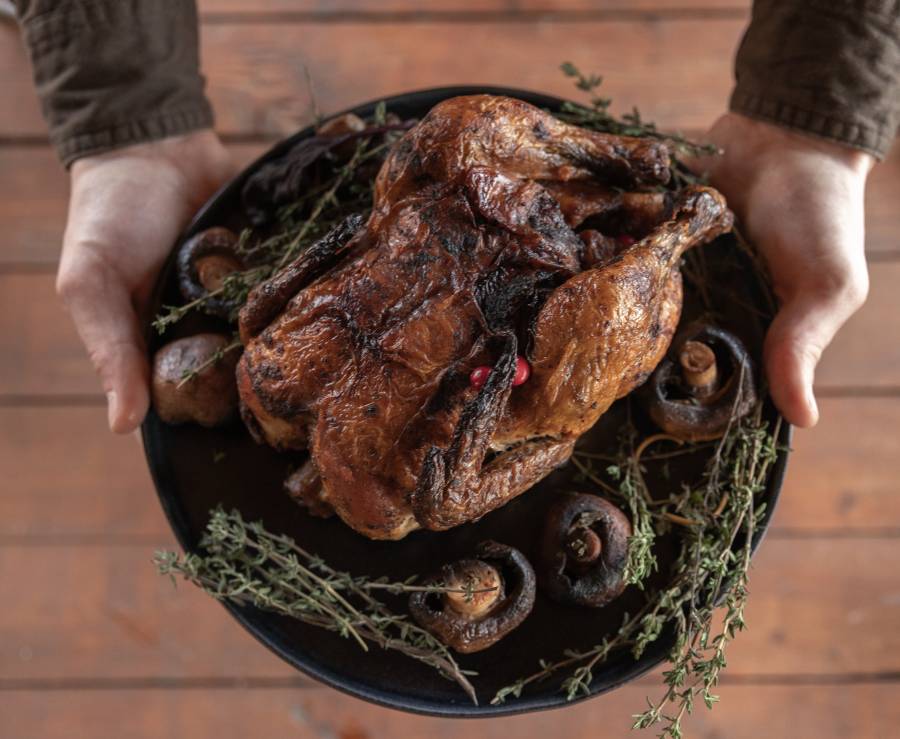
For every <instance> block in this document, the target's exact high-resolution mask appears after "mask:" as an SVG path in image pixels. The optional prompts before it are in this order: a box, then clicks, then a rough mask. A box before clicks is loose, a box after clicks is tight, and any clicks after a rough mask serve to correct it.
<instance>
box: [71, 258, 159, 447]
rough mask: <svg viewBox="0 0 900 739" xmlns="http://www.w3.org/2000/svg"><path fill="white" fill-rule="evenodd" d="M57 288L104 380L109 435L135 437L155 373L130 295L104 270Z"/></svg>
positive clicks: (80, 272)
mask: <svg viewBox="0 0 900 739" xmlns="http://www.w3.org/2000/svg"><path fill="white" fill-rule="evenodd" d="M57 287H58V290H59V293H60V295H61V297H62V298H63V302H64V303H65V304H66V307H67V308H68V310H69V312H70V313H71V315H72V319H73V321H74V323H75V327H76V329H77V330H78V335H79V336H80V337H81V340H82V342H83V343H84V345H85V348H86V349H87V352H88V356H89V357H90V359H91V362H92V363H93V365H94V368H95V369H96V370H97V373H98V374H99V375H100V379H101V382H102V385H103V390H104V392H105V393H106V398H107V406H108V407H107V411H108V418H109V427H110V429H111V430H112V431H114V432H115V433H119V434H124V433H128V432H130V431H133V430H134V429H136V428H137V427H138V426H139V425H140V424H141V422H142V421H143V419H144V416H145V415H146V413H147V408H148V407H149V404H150V397H149V390H148V386H149V376H150V370H149V365H148V362H147V357H146V352H145V349H144V342H143V337H142V334H141V329H140V325H139V322H138V318H137V315H136V314H135V311H134V307H133V305H132V303H131V298H130V296H129V294H128V291H127V289H126V288H125V286H124V285H123V284H122V281H121V280H120V279H117V278H115V277H114V275H112V274H111V273H110V272H109V270H107V269H104V268H103V267H101V266H99V265H94V266H93V268H92V269H77V268H76V269H72V270H67V271H65V272H61V273H60V277H59V279H58V282H57Z"/></svg>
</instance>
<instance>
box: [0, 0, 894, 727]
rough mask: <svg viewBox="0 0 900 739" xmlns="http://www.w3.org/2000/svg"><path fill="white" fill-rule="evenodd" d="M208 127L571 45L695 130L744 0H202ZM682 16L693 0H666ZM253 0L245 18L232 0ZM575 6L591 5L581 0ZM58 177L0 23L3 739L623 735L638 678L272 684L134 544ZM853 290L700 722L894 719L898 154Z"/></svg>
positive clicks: (488, 70)
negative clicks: (65, 241) (342, 689)
mask: <svg viewBox="0 0 900 739" xmlns="http://www.w3.org/2000/svg"><path fill="white" fill-rule="evenodd" d="M200 6H201V13H202V16H203V27H202V38H203V63H204V69H205V73H206V74H207V76H208V81H209V92H210V95H211V98H212V100H213V103H214V105H215V108H216V111H217V114H218V128H219V130H220V132H221V133H222V134H223V136H224V138H225V139H226V141H227V142H228V143H229V145H230V147H231V149H232V151H233V153H234V155H235V158H236V159H237V160H238V161H239V162H241V163H243V162H246V161H248V160H249V159H250V158H251V157H252V156H254V155H255V154H256V153H258V152H259V151H261V150H262V149H263V148H265V147H266V145H267V144H268V142H270V141H271V140H273V139H274V138H277V137H279V136H280V135H282V134H284V133H287V132H289V131H292V130H294V129H295V128H296V127H297V126H299V125H301V124H303V123H305V122H308V121H309V120H310V116H311V111H312V105H311V96H310V90H309V86H308V84H307V81H306V73H305V71H304V67H305V68H308V70H309V73H310V76H311V78H312V80H313V81H314V87H315V99H316V104H317V105H318V107H319V108H320V109H321V110H322V111H324V112H329V111H335V110H338V109H339V108H341V107H343V106H346V105H348V104H351V103H355V102H358V101H360V100H363V99H368V98H373V97H377V96H380V95H383V94H387V93H395V92H400V91H403V90H407V89H412V88H418V87H425V86H432V85H439V84H453V83H468V82H483V83H495V84H506V85H513V86H521V87H526V88H533V89H536V90H544V91H548V92H554V93H563V94H569V93H570V88H569V84H568V81H567V80H565V79H563V77H562V76H561V75H560V74H559V73H558V71H557V66H558V64H559V62H560V61H563V60H567V59H568V60H572V61H574V62H576V63H578V64H579V65H580V66H582V67H583V68H584V69H586V70H596V71H598V72H602V73H603V74H605V75H606V77H607V82H606V83H605V85H604V86H605V88H606V93H607V94H609V95H611V96H612V97H613V98H614V99H615V100H616V103H617V105H618V106H619V109H620V110H621V109H624V108H626V107H630V106H631V105H633V104H635V105H638V106H639V107H640V109H641V110H642V112H643V113H644V114H645V115H646V116H647V117H648V118H651V119H656V120H657V121H658V122H660V123H661V124H664V125H665V126H666V127H670V128H678V129H685V130H700V129H701V128H702V127H704V126H705V125H707V124H708V123H709V122H710V121H711V120H712V119H713V118H714V117H715V116H716V115H717V113H718V112H720V111H721V110H722V109H723V107H724V104H725V101H726V99H727V94H728V91H729V88H730V84H731V57H732V54H733V52H734V49H735V46H736V43H737V41H738V39H739V38H740V34H741V31H742V28H743V27H744V25H745V23H746V17H747V9H746V6H747V2H744V0H731V2H728V0H692V2H678V0H639V1H631V0H608V1H607V2H604V3H599V2H598V3H591V2H588V0H519V1H518V2H517V1H515V0H508V1H504V0H482V1H481V2H477V1H476V0H442V1H441V2H439V3H427V2H425V3H423V2H421V0H384V1H383V2H374V0H338V1H336V2H335V1H333V0H332V1H328V0H320V1H319V2H317V1H316V0H266V1H265V2H260V1H257V2H254V3H250V2H245V1H242V0H201V1H200ZM685 6H690V7H685ZM251 7H252V10H251V9H250V8H251ZM597 7H602V9H600V10H598V9H596V8H597ZM66 194H67V183H66V177H65V174H64V172H63V171H62V170H61V169H60V167H59V166H58V165H57V163H56V161H55V159H54V156H53V153H52V152H51V150H50V149H49V148H48V146H47V144H46V142H45V128H44V125H43V123H42V121H41V119H40V116H39V113H38V108H37V104H36V102H35V99H34V95H33V92H32V90H31V84H30V80H29V72H28V67H27V64H26V61H25V57H24V53H23V51H22V49H21V45H20V43H19V40H18V35H17V31H16V29H15V27H8V26H0V223H2V234H3V236H2V241H0V306H2V310H0V470H2V471H3V489H2V493H0V593H2V608H0V737H3V739H24V738H31V737H35V738H38V737H39V738H40V739H55V738H56V737H66V738H69V737H82V736H83V737H91V738H105V737H110V738H112V737H115V738H116V739H119V738H121V737H140V738H142V739H144V738H146V739H150V738H153V739H160V738H162V737H190V738H191V739H202V738H203V737H211V738H212V737H214V738H215V739H225V738H226V737H256V736H272V737H282V736H296V737H321V738H328V739H332V738H337V737H340V738H342V739H350V738H351V737H353V738H362V737H398V736H409V737H420V736H430V737H433V738H434V739H438V738H439V737H440V738H445V737H446V738H449V737H454V738H455V737H464V736H466V737H467V736H477V737H511V736H516V737H523V738H524V737H545V736H561V737H568V738H571V739H575V738H577V737H592V738H594V739H597V738H598V737H621V736H625V735H627V734H628V726H629V724H630V722H629V720H628V719H629V716H630V715H631V714H632V713H634V712H637V711H639V710H641V709H642V707H643V697H644V695H645V694H647V693H648V692H649V693H650V694H652V695H656V694H657V693H658V692H659V685H660V678H659V675H658V674H654V675H651V676H648V677H646V678H644V679H642V680H641V681H639V682H638V683H636V684H632V685H630V686H628V687H626V688H624V689H622V690H619V691H618V692H616V693H614V694H612V695H609V696H606V697H602V698H599V699H596V700H593V701H589V702H587V703H585V704H582V705H579V706H577V707H574V708H572V709H569V710H565V711H555V712H550V713H543V714H538V715H530V716H525V717H519V718H512V719H505V720H491V721H482V722H477V723H471V722H468V723H457V722H452V721H446V720H435V719H428V718H421V717H412V716H407V715H403V714H401V713H397V712H393V711H388V710H384V709H380V708H375V707H373V706H370V705H367V704H365V703H362V702H360V701H357V700H355V699H352V698H348V697H345V696H343V695H340V694H338V693H336V692H333V691H331V690H328V689H325V688H322V687H319V686H317V685H314V684H312V683H310V682H309V681H307V680H305V679H304V678H302V677H301V676H299V675H297V674H296V673H294V672H293V671H292V670H290V669H289V668H288V667H287V666H286V665H284V664H283V663H281V662H280V661H278V660H277V659H276V658H275V657H273V656H272V655H270V654H269V653H268V652H267V651H266V650H265V649H264V648H262V647H261V646H259V645H258V644H257V643H256V642H254V641H253V640H252V639H251V638H250V637H248V636H247V635H246V634H245V633H244V632H243V631H242V630H241V629H240V628H239V627H238V626H237V625H236V624H235V623H234V622H232V621H231V620H230V619H229V618H228V617H227V616H226V615H225V613H224V612H223V611H222V610H221V608H220V607H219V606H218V605H216V604H215V603H213V602H212V601H210V600H208V599H207V598H206V597H205V596H203V595H202V594H201V593H199V592H197V591H195V590H193V589H192V588H189V587H181V588H179V589H178V590H177V591H173V589H172V587H171V585H170V583H169V582H168V581H166V580H164V579H162V578H160V577H158V576H157V575H156V574H155V572H154V569H153V567H152V565H151V564H150V557H151V554H152V552H153V550H154V549H155V548H158V547H166V546H171V545H172V543H173V541H172V536H171V535H170V533H169V531H168V528H167V526H166V523H165V521H164V519H163V516H162V514H161V512H160V510H159V507H158V505H157V503H156V500H155V496H154V493H153V490H152V487H151V484H150V480H149V478H148V475H147V472H146V469H145V467H144V463H143V460H142V454H141V451H140V448H139V446H138V444H137V443H136V442H135V440H134V439H130V438H114V437H112V436H110V435H109V434H108V432H107V431H106V427H105V410H104V403H103V397H102V396H101V395H100V393H99V391H98V384H97V381H96V379H95V378H94V375H93V373H92V371H91V368H90V367H89V365H88V362H87V361H86V359H85V357H84V353H83V350H82V349H81V347H80V345H79V343H78V341H77V339H76V336H75V333H74V330H73V329H72V327H71V325H70V323H69V321H68V319H67V317H66V316H65V315H64V314H63V311H62V310H61V308H60V306H59V304H58V302H57V300H56V298H55V295H54V289H53V274H54V271H55V267H56V260H57V255H58V251H59V244H60V238H61V235H62V230H63V225H64V217H65V206H66ZM868 204H869V212H868V228H869V234H868V241H867V250H868V254H869V258H870V263H871V277H872V288H871V296H870V298H869V302H868V303H867V305H866V306H865V308H863V310H862V311H861V312H860V313H859V314H858V315H857V316H856V317H854V318H853V319H852V320H851V322H850V323H849V325H848V326H847V328H846V329H845V331H844V332H843V333H842V334H841V335H840V337H839V338H838V339H837V341H836V342H835V344H834V345H833V346H832V347H831V348H830V349H829V350H828V351H827V352H826V354H825V357H824V359H823V362H822V366H821V370H820V372H819V375H818V378H817V385H818V392H819V396H820V398H821V409H822V416H823V418H822V422H821V424H820V425H819V426H818V427H817V428H816V429H815V430H813V431H809V432H801V433H798V434H797V437H796V453H795V454H794V457H793V459H792V463H791V467H790V471H789V474H788V480H787V484H786V489H785V493H784V495H783V497H782V503H781V506H780V509H779V510H778V513H777V515H776V517H775V522H774V525H773V529H772V531H771V533H770V535H769V538H768V540H767V541H766V543H765V545H764V546H763V548H762V550H761V552H760V554H759V557H758V559H757V561H756V567H755V570H754V573H753V577H752V581H751V584H752V597H751V603H750V606H749V609H748V613H747V619H748V622H749V631H748V632H747V633H746V634H745V635H742V636H741V637H740V638H739V639H738V640H737V642H736V644H735V645H734V648H733V650H732V652H731V656H730V660H729V662H730V664H729V667H728V670H727V671H726V677H725V679H724V683H723V685H722V689H721V695H722V703H721V705H719V706H718V707H717V708H716V709H715V710H714V711H713V712H707V711H705V710H702V709H701V710H699V712H698V713H697V714H696V715H695V717H694V718H693V719H692V720H691V721H690V724H689V725H690V729H691V735H692V736H697V737H724V738H727V739H742V738H744V737H746V738H750V737H759V736H766V737H817V738H818V739H824V738H825V737H842V738H843V737H854V738H855V739H864V738H868V737H871V738H872V739H876V738H877V739H882V738H883V737H888V736H897V733H896V732H897V731H898V729H897V728H896V727H897V725H898V724H900V701H898V700H897V695H898V687H900V628H898V627H900V567H898V563H900V494H898V493H900V490H898V488H900V443H898V428H900V292H898V288H897V286H898V285H900V218H898V215H897V207H898V204H900V151H896V150H895V153H894V154H893V156H892V157H890V158H889V159H888V161H887V162H886V163H884V164H882V165H881V166H880V167H878V168H877V169H876V170H875V172H874V174H873V176H872V180H871V186H870V191H869V196H868Z"/></svg>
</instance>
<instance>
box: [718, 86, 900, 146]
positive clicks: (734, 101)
mask: <svg viewBox="0 0 900 739" xmlns="http://www.w3.org/2000/svg"><path fill="white" fill-rule="evenodd" d="M728 107H729V109H730V110H731V111H733V112H734V113H740V114H741V115H745V116H747V117H748V118H755V119H757V120H762V121H765V122H767V123H774V124H776V125H779V126H783V127H785V128H790V129H792V130H794V131H798V132H800V133H804V134H808V135H810V136H815V137H817V138H822V139H827V140H829V141H832V142H834V143H837V144H841V145H843V146H847V147H850V148H852V149H859V150H861V151H865V152H868V153H869V154H872V155H873V156H874V157H876V158H877V159H884V157H885V155H886V154H887V152H888V149H890V148H891V145H892V144H893V141H894V136H895V133H896V132H895V131H894V130H893V128H891V129H890V130H888V129H889V127H888V126H883V127H880V128H879V127H873V126H871V125H869V124H868V123H867V122H864V121H852V120H845V119H843V118H835V117H832V116H827V115H823V114H822V113H819V112H816V111H813V110H805V109H803V108H801V107H798V106H797V105H795V104H793V103H788V102H785V101H784V100H778V99H776V98H774V97H766V96H765V95H757V94H753V93H751V92H745V91H743V90H741V89H740V88H736V89H735V90H734V92H733V93H732V94H731V100H730V101H729V105H728Z"/></svg>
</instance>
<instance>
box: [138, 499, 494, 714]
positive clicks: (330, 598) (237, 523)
mask: <svg viewBox="0 0 900 739" xmlns="http://www.w3.org/2000/svg"><path fill="white" fill-rule="evenodd" d="M200 551H201V552H202V553H187V554H183V555H180V556H179V555H178V554H177V553H175V552H171V551H160V552H157V553H156V556H155V558H154V563H155V564H156V566H157V569H158V570H159V572H160V574H164V575H170V576H173V580H174V575H181V576H182V577H183V578H184V579H186V580H188V581H190V582H192V583H194V584H195V585H198V586H199V587H201V588H202V589H203V590H205V591H206V592H207V593H208V594H210V595H211V596H213V597H214V598H216V599H218V600H223V601H229V602H232V603H237V604H240V605H253V606H256V607H258V608H264V609H266V610H270V611H274V612H276V613H281V614H284V615H286V616H290V617H292V618H296V619H298V620H300V621H302V622H304V623H308V624H311V625H313V626H319V627H321V628H324V629H327V630H329V631H334V632H336V633H338V634H340V635H341V636H343V637H345V638H351V639H354V640H356V642H357V643H358V644H359V645H360V647H361V648H362V649H363V650H365V651H368V649H369V643H372V644H376V645H378V646H380V647H382V648H384V649H391V650H395V651H397V652H400V653H401V654H404V655H406V656H407V657H410V658H412V659H415V660H417V661H419V662H423V663H424V664H427V665H429V666H431V667H433V668H435V669H436V670H438V672H440V673H441V674H442V675H444V676H445V677H447V678H449V679H451V680H454V681H455V682H456V683H457V684H458V685H459V686H460V687H461V688H462V689H463V690H464V691H465V692H466V694H467V695H468V696H469V697H470V698H471V699H472V701H473V702H475V703H477V699H476V697H475V691H474V689H473V688H472V684H471V683H470V682H469V679H468V678H469V677H470V676H472V675H473V674H475V673H473V672H470V671H465V670H463V669H461V668H460V666H459V665H458V664H457V662H456V660H455V659H454V657H453V655H452V654H451V653H450V651H449V650H448V649H447V647H446V646H444V645H443V644H442V643H441V642H440V641H438V640H437V639H436V638H435V637H433V636H432V635H431V634H430V633H429V632H427V631H425V630H424V629H422V628H420V627H419V626H417V625H416V624H414V623H412V622H411V621H409V619H408V618H407V616H406V615H405V614H402V613H397V612H395V611H393V610H391V609H390V608H389V607H388V606H387V605H386V604H385V603H383V602H382V601H381V600H379V599H377V598H376V597H375V596H374V595H373V592H375V591H384V592H387V593H393V594H400V593H405V592H411V591H416V590H423V589H424V590H428V591H432V592H446V591H447V590H448V588H442V587H429V588H425V587H424V586H418V585H414V584H413V582H412V579H409V580H406V581H404V582H389V581H387V580H385V579H383V578H378V579H369V578H365V577H360V576H354V575H351V574H350V573H348V572H342V571H340V570H336V569H334V568H333V567H331V566H330V565H328V564H327V563H326V562H325V561H324V560H323V559H322V558H321V557H318V556H316V555H314V554H311V553H310V552H308V551H306V550H305V549H303V548H302V547H300V546H299V545H298V544H297V543H296V542H295V541H294V540H293V539H292V538H291V537H289V536H284V535H279V534H274V533H272V532H270V531H268V530H266V529H265V527H264V526H263V525H262V523H260V522H247V521H244V519H243V518H242V517H241V515H240V513H238V512H237V511H231V512H225V511H224V510H222V509H221V508H219V509H216V510H213V511H212V512H211V514H210V520H209V523H208V524H207V528H206V534H205V536H204V537H203V539H202V541H201V542H200ZM475 592H476V591H475V590H472V591H471V592H468V591H466V592H465V595H466V597H471V596H472V595H474V593H475ZM477 592H480V591H477Z"/></svg>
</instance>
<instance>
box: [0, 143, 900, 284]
mask: <svg viewBox="0 0 900 739" xmlns="http://www.w3.org/2000/svg"><path fill="white" fill-rule="evenodd" d="M228 148H229V151H230V152H231V154H232V157H233V159H234V162H235V164H237V165H238V166H244V165H246V164H249V163H250V162H251V161H252V160H253V159H254V158H255V157H257V156H258V155H259V154H261V153H262V152H263V151H265V149H266V148H268V147H267V145H266V144H263V143H259V144H231V145H229V147H228ZM0 172H2V173H3V174H2V176H0V223H3V224H4V239H3V241H2V243H0V267H3V266H5V267H7V270H8V269H11V268H15V267H16V266H19V265H24V266H27V267H32V266H34V265H37V266H41V267H43V268H46V269H50V268H52V267H53V266H54V265H55V264H56V262H57V259H58V258H59V249H60V244H61V242H62V235H63V229H64V227H65V219H66V200H67V198H68V184H67V183H68V178H67V177H66V175H65V172H64V171H63V169H62V167H60V165H59V164H58V162H57V161H56V157H55V155H54V154H53V153H52V152H51V151H50V149H49V148H46V147H28V148H19V147H0ZM898 202H900V147H895V148H894V150H893V151H892V153H891V155H890V156H889V157H888V159H887V160H886V161H885V162H884V164H882V165H880V166H878V167H876V168H875V170H874V172H873V174H872V176H871V179H870V182H869V187H868V192H867V194H866V211H867V232H866V251H867V252H868V253H869V254H870V255H872V256H878V257H897V256H900V221H898V218H897V213H896V204H897V203H898Z"/></svg>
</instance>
